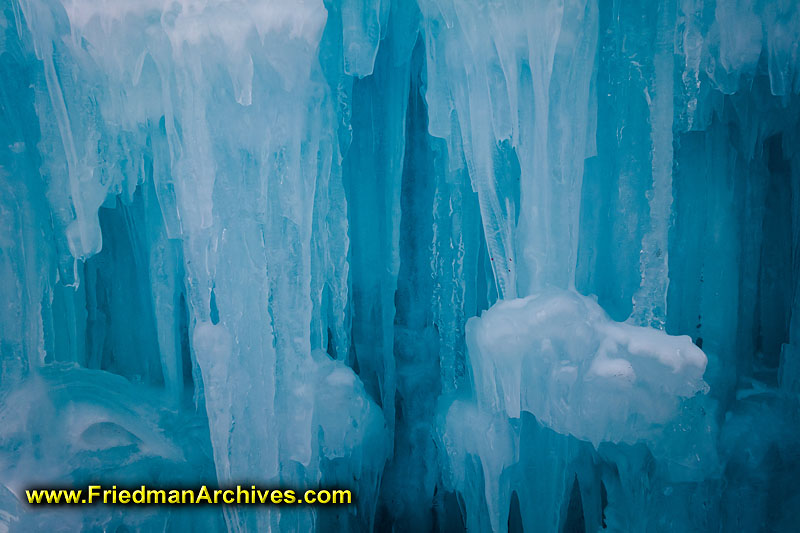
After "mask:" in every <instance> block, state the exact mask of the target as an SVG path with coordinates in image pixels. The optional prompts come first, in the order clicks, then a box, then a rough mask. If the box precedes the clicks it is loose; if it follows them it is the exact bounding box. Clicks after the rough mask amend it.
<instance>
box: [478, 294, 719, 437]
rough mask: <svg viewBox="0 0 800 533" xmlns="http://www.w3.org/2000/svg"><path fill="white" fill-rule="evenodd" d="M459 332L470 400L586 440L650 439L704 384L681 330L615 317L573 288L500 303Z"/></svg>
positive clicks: (697, 354)
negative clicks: (471, 391)
mask: <svg viewBox="0 0 800 533" xmlns="http://www.w3.org/2000/svg"><path fill="white" fill-rule="evenodd" d="M466 335H467V346H468V348H469V360H470V365H471V367H472V371H473V377H474V380H475V392H476V398H477V400H478V403H479V405H481V406H482V407H484V408H485V409H486V410H487V411H489V412H505V413H506V415H507V416H508V417H509V418H519V417H520V411H527V412H529V413H531V414H533V415H534V416H536V419H537V420H539V421H540V422H541V423H542V424H544V425H546V426H548V427H550V428H552V429H553V430H555V431H557V432H558V433H562V434H569V435H573V436H575V437H577V438H579V439H582V440H588V441H590V442H592V443H594V444H595V445H599V444H600V443H601V442H626V443H629V444H635V443H636V442H637V441H639V440H653V439H655V438H657V436H658V434H659V432H660V430H661V428H662V426H663V425H664V424H666V423H667V422H669V421H670V420H671V419H672V418H674V417H675V416H676V415H677V412H678V407H679V405H680V400H681V399H682V398H690V397H692V396H694V395H695V394H697V393H704V392H706V391H707V389H708V385H707V384H706V383H705V382H704V381H703V372H704V371H705V369H706V364H707V359H706V356H705V354H704V353H703V352H702V350H700V349H699V348H698V347H697V346H695V345H694V344H693V343H692V340H691V338H690V337H688V336H685V335H684V336H680V337H672V336H669V335H667V334H665V333H663V332H660V331H658V330H655V329H652V328H643V327H637V326H633V325H630V324H625V323H618V322H614V321H613V320H610V319H609V318H608V315H606V313H605V312H604V311H603V310H602V308H601V307H600V306H599V305H597V302H596V301H595V300H593V299H591V298H587V297H585V296H581V295H579V294H576V293H573V292H546V293H540V294H537V295H535V296H530V297H528V298H524V299H516V300H504V301H503V302H499V303H497V304H496V305H494V306H493V307H492V308H491V309H489V310H488V311H486V312H484V313H483V314H482V315H481V317H480V318H477V317H476V318H471V319H470V320H469V321H468V322H467V329H466Z"/></svg>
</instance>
